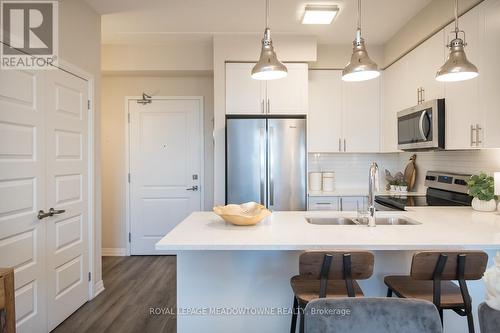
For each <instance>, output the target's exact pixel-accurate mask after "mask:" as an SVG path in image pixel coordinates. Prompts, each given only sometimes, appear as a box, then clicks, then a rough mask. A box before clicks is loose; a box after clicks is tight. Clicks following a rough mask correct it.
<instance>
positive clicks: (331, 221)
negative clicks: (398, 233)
mask: <svg viewBox="0 0 500 333" xmlns="http://www.w3.org/2000/svg"><path fill="white" fill-rule="evenodd" d="M306 221H307V223H310V224H317V225H365V226H366V225H367V224H368V221H364V220H361V219H357V218H355V217H353V218H350V217H306ZM375 223H376V224H377V225H418V224H422V223H420V222H417V221H415V220H412V219H409V218H407V217H405V216H390V217H377V218H376V219H375Z"/></svg>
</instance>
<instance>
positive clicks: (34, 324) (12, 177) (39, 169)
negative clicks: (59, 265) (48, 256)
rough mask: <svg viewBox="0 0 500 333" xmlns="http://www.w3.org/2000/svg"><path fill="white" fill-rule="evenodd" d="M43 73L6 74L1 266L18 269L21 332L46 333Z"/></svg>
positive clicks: (0, 85)
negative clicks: (40, 214) (39, 214)
mask: <svg viewBox="0 0 500 333" xmlns="http://www.w3.org/2000/svg"><path fill="white" fill-rule="evenodd" d="M39 75H40V73H37V74H36V75H35V74H34V73H30V72H21V71H7V70H5V71H1V74H0V267H14V268H15V271H14V274H15V283H14V284H15V289H16V291H15V296H16V321H17V331H18V332H20V333H34V332H46V331H47V323H46V311H47V306H46V303H45V301H46V296H45V294H46V289H45V285H46V283H45V279H46V277H45V262H44V260H45V253H44V248H45V224H44V223H45V221H44V220H38V219H37V212H38V210H40V209H44V208H45V207H44V203H45V201H44V195H45V184H44V178H45V173H44V172H45V154H44V147H45V144H44V141H45V137H44V127H43V122H44V116H43V111H42V110H43V108H42V106H41V97H42V94H41V93H39V90H37V87H38V86H39V85H40V77H39Z"/></svg>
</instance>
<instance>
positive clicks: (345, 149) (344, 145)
mask: <svg viewBox="0 0 500 333" xmlns="http://www.w3.org/2000/svg"><path fill="white" fill-rule="evenodd" d="M344 151H346V143H345V139H344Z"/></svg>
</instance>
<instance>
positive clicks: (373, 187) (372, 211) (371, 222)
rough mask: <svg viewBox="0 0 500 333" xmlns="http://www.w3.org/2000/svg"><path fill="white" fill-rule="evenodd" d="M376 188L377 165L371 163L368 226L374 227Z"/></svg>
mask: <svg viewBox="0 0 500 333" xmlns="http://www.w3.org/2000/svg"><path fill="white" fill-rule="evenodd" d="M377 187H378V165H377V163H375V162H373V163H372V165H371V166H370V179H369V180H368V205H369V206H368V211H369V213H370V216H369V217H368V226H369V227H375V226H376V223H375V191H376V190H377Z"/></svg>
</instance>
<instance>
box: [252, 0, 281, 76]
mask: <svg viewBox="0 0 500 333" xmlns="http://www.w3.org/2000/svg"><path fill="white" fill-rule="evenodd" d="M287 75H288V70H287V69H286V67H285V65H283V64H282V63H281V61H279V60H278V57H277V56H276V52H274V47H273V41H272V40H271V29H269V0H266V30H265V31H264V38H262V50H261V51H260V58H259V62H257V64H255V66H254V68H253V69H252V78H253V79H256V80H275V79H281V78H284V77H286V76H287Z"/></svg>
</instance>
